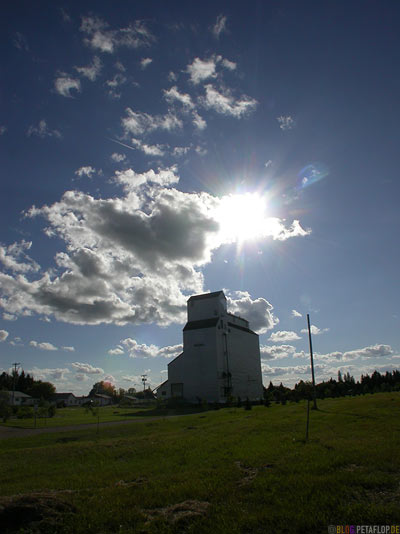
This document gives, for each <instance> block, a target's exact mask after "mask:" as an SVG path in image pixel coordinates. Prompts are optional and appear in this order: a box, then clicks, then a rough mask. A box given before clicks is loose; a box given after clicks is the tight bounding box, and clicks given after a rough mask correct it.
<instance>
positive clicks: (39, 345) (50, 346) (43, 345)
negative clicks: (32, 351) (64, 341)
mask: <svg viewBox="0 0 400 534" xmlns="http://www.w3.org/2000/svg"><path fill="white" fill-rule="evenodd" d="M29 345H30V346H31V347H35V348H37V349H41V350H58V348H57V347H55V346H54V345H53V344H52V343H49V342H48V341H43V342H42V343H39V342H38V341H34V340H32V341H29Z"/></svg>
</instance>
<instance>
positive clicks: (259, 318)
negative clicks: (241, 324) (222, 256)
mask: <svg viewBox="0 0 400 534" xmlns="http://www.w3.org/2000/svg"><path fill="white" fill-rule="evenodd" d="M178 179H179V176H178V174H177V168H176V167H175V166H173V167H170V168H166V169H158V170H156V171H155V170H153V169H150V170H148V171H146V172H144V173H137V172H135V171H134V170H133V169H128V170H126V171H120V172H117V173H116V174H115V178H114V181H115V182H117V183H118V184H120V185H122V186H123V192H122V193H120V194H119V195H115V196H112V197H110V198H101V197H94V196H92V195H90V194H87V193H83V192H81V191H78V190H75V191H67V192H66V193H65V194H64V195H63V197H62V198H61V199H60V201H58V202H55V203H54V204H52V205H49V206H43V207H41V208H37V207H35V206H33V207H32V208H31V209H30V210H29V211H28V212H27V213H26V214H25V216H26V217H34V216H39V215H40V216H42V217H44V218H45V219H46V223H47V226H46V228H45V234H46V235H47V236H48V237H53V236H54V237H57V238H58V240H59V242H60V243H63V245H64V246H63V247H62V248H61V249H59V252H58V253H57V254H56V255H55V264H53V265H51V266H50V267H49V268H48V269H47V270H42V271H40V273H39V272H36V273H35V271H34V270H33V269H32V266H31V267H29V262H28V260H26V259H25V258H23V261H22V260H21V258H19V259H18V257H16V256H18V254H17V249H16V250H14V251H11V252H10V251H9V250H7V249H6V252H7V254H6V255H5V256H6V258H7V261H8V262H9V267H13V269H12V270H14V271H15V272H17V274H16V275H14V274H13V273H11V274H8V273H7V272H0V285H1V287H2V296H1V298H0V306H1V307H2V308H3V309H4V310H5V312H6V313H8V314H11V315H14V316H21V315H24V314H30V315H32V314H38V315H39V316H40V317H42V318H44V317H54V318H55V319H57V320H60V321H65V322H69V323H73V324H101V323H114V324H120V325H123V324H127V323H134V324H142V323H156V324H159V325H167V324H170V323H171V322H178V323H183V322H184V321H185V316H186V314H185V311H186V300H187V295H190V294H195V293H201V292H202V291H204V287H203V273H202V268H203V266H205V265H206V264H207V263H208V262H209V261H210V260H211V257H212V253H213V251H214V250H216V249H218V248H219V247H220V246H221V245H222V244H224V243H227V242H229V243H230V242H233V241H227V240H226V237H224V235H223V234H222V233H221V224H220V222H219V220H218V219H217V213H218V207H219V206H220V205H221V202H222V199H220V198H218V197H214V196H213V195H211V194H208V193H187V192H182V191H179V190H177V189H175V188H174V187H172V186H173V185H174V184H176V183H177V182H178ZM278 223H279V224H278ZM277 228H278V230H277ZM274 232H277V233H276V234H275V233H274ZM285 232H286V234H285ZM282 234H285V235H284V238H288V237H293V236H294V235H298V234H296V233H295V232H292V231H290V229H289V230H288V229H286V227H285V225H284V222H283V221H281V220H277V222H276V225H275V227H274V229H273V230H270V229H269V230H268V232H267V233H266V234H265V235H263V238H265V237H268V236H270V237H273V238H279V239H282V238H283V237H282ZM24 246H25V248H29V247H30V244H29V247H28V244H26V245H24ZM12 247H13V246H12ZM19 247H21V245H19ZM17 248H18V247H17ZM22 248H23V252H24V253H25V249H24V247H22ZM3 256H4V254H3ZM10 257H12V258H13V260H14V261H13V262H12V261H11V260H10ZM3 260H4V257H3ZM38 269H39V266H37V270H38ZM230 306H231V311H232V312H233V313H239V315H243V316H244V317H245V318H247V319H248V320H250V325H251V328H253V329H255V330H257V331H259V332H260V333H262V332H265V331H267V330H268V329H270V328H272V327H273V326H274V325H275V324H276V323H277V319H276V318H275V317H274V316H273V314H272V306H271V304H270V303H268V302H267V301H266V300H265V299H263V298H256V299H253V298H252V297H251V296H250V295H249V294H248V293H246V292H242V293H233V294H231V295H230Z"/></svg>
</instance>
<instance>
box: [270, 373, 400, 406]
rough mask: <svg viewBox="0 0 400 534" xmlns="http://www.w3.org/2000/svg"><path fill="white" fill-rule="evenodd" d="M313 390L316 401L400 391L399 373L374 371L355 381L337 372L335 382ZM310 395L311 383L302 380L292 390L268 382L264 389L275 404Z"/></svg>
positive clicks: (309, 397)
mask: <svg viewBox="0 0 400 534" xmlns="http://www.w3.org/2000/svg"><path fill="white" fill-rule="evenodd" d="M315 390H316V396H317V398H318V399H324V398H326V397H344V396H355V395H365V394H367V393H380V392H384V391H400V371H397V370H394V371H392V372H389V371H387V372H386V373H384V374H381V373H379V372H378V371H374V372H373V373H372V374H371V375H361V378H360V380H357V381H356V380H354V377H353V376H351V375H350V373H344V374H342V373H341V372H340V371H339V372H338V377H337V380H335V379H333V378H331V379H330V380H327V381H323V382H321V383H319V384H316V386H315ZM312 394H313V392H312V383H311V382H308V381H307V382H304V381H303V380H300V382H298V383H297V384H296V385H295V386H294V388H293V389H290V388H288V387H285V386H284V385H283V384H282V382H281V383H280V385H279V386H274V385H273V383H272V382H270V383H269V386H268V387H267V388H264V397H265V398H266V399H267V400H269V401H276V402H286V401H294V402H298V401H299V400H301V399H311V398H312Z"/></svg>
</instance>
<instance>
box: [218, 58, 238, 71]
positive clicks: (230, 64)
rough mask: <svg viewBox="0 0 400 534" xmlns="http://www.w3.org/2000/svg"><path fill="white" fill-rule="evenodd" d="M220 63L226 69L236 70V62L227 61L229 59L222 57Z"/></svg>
mask: <svg viewBox="0 0 400 534" xmlns="http://www.w3.org/2000/svg"><path fill="white" fill-rule="evenodd" d="M221 63H222V66H223V67H225V68H226V69H228V70H236V63H235V62H234V61H229V59H223V60H222V61H221Z"/></svg>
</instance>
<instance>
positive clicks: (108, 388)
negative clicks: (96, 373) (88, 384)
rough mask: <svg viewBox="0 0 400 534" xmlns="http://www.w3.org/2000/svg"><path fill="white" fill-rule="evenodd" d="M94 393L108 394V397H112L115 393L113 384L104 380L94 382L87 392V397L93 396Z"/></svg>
mask: <svg viewBox="0 0 400 534" xmlns="http://www.w3.org/2000/svg"><path fill="white" fill-rule="evenodd" d="M95 395H109V396H110V397H114V396H115V395H116V391H115V386H113V385H112V384H111V382H104V380H101V381H100V382H96V383H95V384H93V387H92V389H91V390H90V392H89V397H94V396H95Z"/></svg>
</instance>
